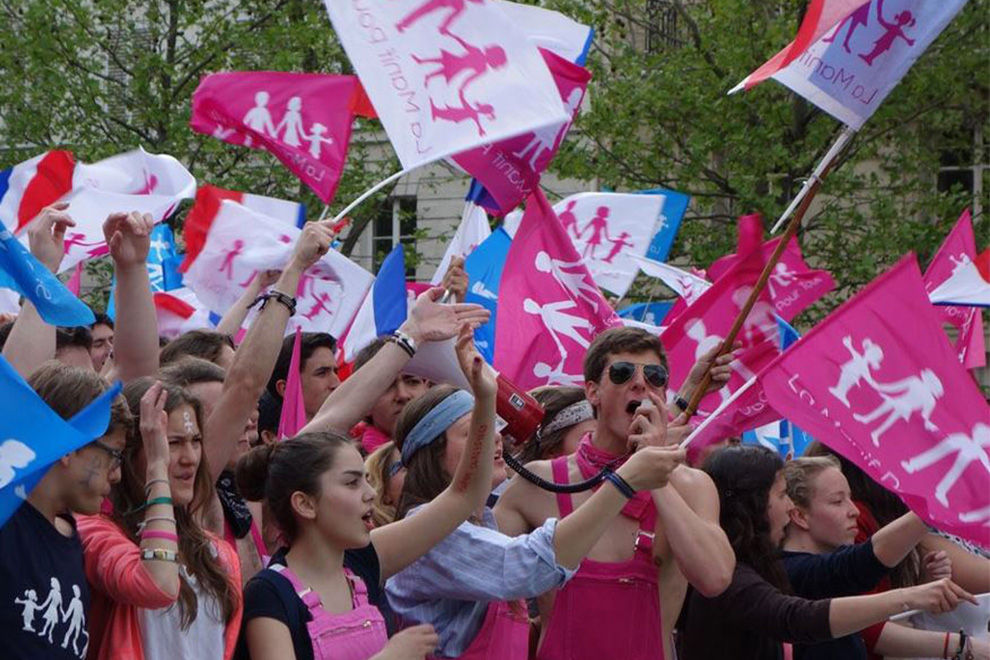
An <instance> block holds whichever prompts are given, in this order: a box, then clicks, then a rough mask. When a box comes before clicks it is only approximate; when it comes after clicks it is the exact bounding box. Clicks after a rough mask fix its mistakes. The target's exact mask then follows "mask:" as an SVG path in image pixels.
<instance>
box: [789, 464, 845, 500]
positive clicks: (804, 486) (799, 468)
mask: <svg viewBox="0 0 990 660" xmlns="http://www.w3.org/2000/svg"><path fill="white" fill-rule="evenodd" d="M829 468H835V469H836V470H841V466H840V465H839V461H838V459H836V458H835V457H834V456H805V457H802V458H795V459H794V460H791V461H788V462H787V463H786V464H785V465H784V478H785V479H786V480H787V496H788V497H790V498H791V502H794V504H795V505H797V506H799V507H802V508H805V509H807V508H808V507H809V506H811V500H812V499H813V498H814V496H815V488H814V481H815V477H817V476H818V475H819V474H821V473H822V472H824V471H825V470H827V469H829Z"/></svg>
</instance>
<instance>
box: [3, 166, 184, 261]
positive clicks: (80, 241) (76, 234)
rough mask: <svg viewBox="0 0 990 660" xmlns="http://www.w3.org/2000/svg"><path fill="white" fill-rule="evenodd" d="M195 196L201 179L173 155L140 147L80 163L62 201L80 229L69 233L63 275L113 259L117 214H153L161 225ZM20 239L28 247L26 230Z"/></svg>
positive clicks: (74, 229)
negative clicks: (107, 230)
mask: <svg viewBox="0 0 990 660" xmlns="http://www.w3.org/2000/svg"><path fill="white" fill-rule="evenodd" d="M195 193H196V179H194V178H193V176H192V174H190V173H189V171H188V170H186V168H185V167H183V166H182V163H180V162H179V161H177V160H176V159H175V158H173V157H172V156H169V155H168V154H149V153H147V152H146V151H145V150H144V149H141V148H138V149H135V150H133V151H128V152H125V153H122V154H117V155H116V156H111V157H110V158H105V159H104V160H101V161H97V162H95V163H91V164H86V163H76V167H75V169H74V170H73V173H72V190H70V191H69V192H68V193H66V194H65V195H64V196H62V198H61V201H65V202H68V203H69V208H68V209H67V213H68V214H69V215H70V216H72V219H73V220H75V222H76V226H75V227H70V228H69V229H68V230H67V231H66V233H65V256H64V257H63V258H62V264H61V266H60V267H59V272H65V271H67V270H70V269H71V268H73V267H74V266H75V265H76V264H78V263H80V262H82V261H86V260H88V259H94V258H96V257H101V256H103V255H106V254H109V249H108V248H107V243H106V241H105V240H104V238H103V221H104V220H106V219H107V216H108V215H110V214H111V213H114V212H117V211H123V212H130V211H138V212H140V213H149V214H151V216H152V217H153V218H154V220H155V222H161V221H162V220H164V219H165V218H167V217H168V216H169V215H171V214H172V212H173V211H174V210H175V208H176V207H177V206H178V204H179V202H181V201H182V200H183V199H188V198H190V197H192V196H193V195H194V194H195ZM28 227H30V223H28V224H27V225H25V226H24V227H22V228H21V229H20V230H19V231H18V238H19V239H20V240H21V242H22V243H24V244H25V245H27V229H28Z"/></svg>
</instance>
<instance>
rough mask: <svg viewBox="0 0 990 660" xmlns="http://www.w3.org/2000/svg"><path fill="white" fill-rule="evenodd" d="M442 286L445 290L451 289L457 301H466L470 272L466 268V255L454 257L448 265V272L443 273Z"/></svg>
mask: <svg viewBox="0 0 990 660" xmlns="http://www.w3.org/2000/svg"><path fill="white" fill-rule="evenodd" d="M440 286H442V287H443V288H444V290H445V291H449V292H450V294H451V296H453V299H454V301H455V302H459V303H462V302H464V297H465V296H466V295H467V288H468V274H467V271H465V270H464V257H453V258H451V260H450V264H449V265H448V266H447V272H446V273H444V274H443V282H441V284H440Z"/></svg>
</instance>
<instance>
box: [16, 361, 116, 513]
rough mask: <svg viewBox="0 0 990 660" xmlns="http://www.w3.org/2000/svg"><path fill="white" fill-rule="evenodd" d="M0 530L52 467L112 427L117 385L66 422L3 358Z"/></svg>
mask: <svg viewBox="0 0 990 660" xmlns="http://www.w3.org/2000/svg"><path fill="white" fill-rule="evenodd" d="M0 389H2V391H3V393H4V395H3V397H2V398H0V438H3V440H2V441H0V526H2V525H3V524H4V523H5V522H7V519H8V518H10V516H11V515H12V514H13V513H14V511H16V510H17V508H18V507H19V506H20V505H21V504H22V503H23V502H24V500H25V499H26V498H27V496H28V494H29V493H30V492H31V490H32V489H33V488H34V487H35V486H36V485H37V483H38V481H40V480H41V477H43V476H44V474H45V471H46V469H47V468H48V466H50V465H51V464H52V463H54V462H55V461H57V460H58V459H59V458H61V457H62V456H64V455H66V454H68V453H69V452H71V451H75V450H76V449H79V448H80V447H82V446H83V445H87V444H89V443H90V442H92V441H93V440H95V439H96V438H99V437H100V436H101V435H103V434H104V433H105V432H106V430H107V425H108V424H109V423H110V406H111V404H112V403H113V400H114V399H115V398H116V397H117V396H118V395H119V394H120V390H121V385H120V383H117V384H116V385H114V386H113V387H111V388H109V389H108V390H107V391H106V392H104V393H103V394H101V395H100V396H99V397H97V398H96V399H94V400H93V401H91V402H90V403H89V404H87V405H86V407H85V408H83V409H82V410H80V411H79V412H78V413H76V415H75V416H73V417H72V419H70V420H68V421H66V420H64V419H62V418H61V417H60V416H59V415H58V414H57V413H56V412H55V411H54V410H52V409H51V408H49V407H48V404H46V403H45V402H44V400H43V399H42V398H41V397H39V396H38V394H37V393H36V392H35V391H34V390H33V389H31V386H30V385H28V384H27V383H26V382H25V381H24V379H23V378H21V376H20V375H19V374H18V373H17V372H16V371H14V369H13V368H12V367H11V366H10V364H9V363H8V362H7V361H6V360H5V359H3V358H2V357H0Z"/></svg>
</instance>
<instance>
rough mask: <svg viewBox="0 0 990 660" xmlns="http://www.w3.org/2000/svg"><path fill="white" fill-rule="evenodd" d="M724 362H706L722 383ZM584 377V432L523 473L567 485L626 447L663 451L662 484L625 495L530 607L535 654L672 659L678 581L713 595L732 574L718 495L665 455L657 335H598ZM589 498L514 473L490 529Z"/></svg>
mask: <svg viewBox="0 0 990 660" xmlns="http://www.w3.org/2000/svg"><path fill="white" fill-rule="evenodd" d="M706 359H707V360H708V363H711V362H712V361H713V357H712V358H708V357H707V356H706ZM728 359H729V358H726V359H719V360H715V361H714V362H715V366H716V368H717V370H716V369H713V374H714V375H715V376H716V377H717V381H723V380H724V378H725V375H726V374H725V373H724V372H725V363H726V362H727V360H728ZM702 366H703V367H704V368H701V369H697V368H696V369H694V370H692V374H691V377H689V379H688V380H689V381H690V382H689V383H687V384H686V385H685V391H689V388H690V387H691V385H692V384H693V382H694V381H695V380H697V379H698V378H700V376H699V374H700V375H703V373H704V371H705V369H706V368H707V367H708V364H704V365H702ZM584 378H585V393H586V395H587V398H588V401H589V402H590V403H591V405H592V408H593V409H594V411H595V418H596V420H597V425H596V427H595V429H594V431H593V432H591V433H590V434H588V435H586V436H585V437H584V438H582V440H581V443H580V445H579V447H578V450H577V451H576V452H575V453H574V454H572V455H571V456H565V457H560V458H557V459H554V460H552V461H536V462H534V463H530V464H529V465H528V467H529V468H530V470H532V471H533V472H535V473H536V474H537V475H539V476H541V477H543V478H544V479H546V480H548V481H554V482H556V483H575V482H578V481H583V480H584V479H587V478H589V477H592V476H594V475H595V474H597V473H598V472H599V471H601V470H602V469H605V468H610V469H615V468H616V467H618V466H619V465H621V464H622V463H623V462H624V461H625V459H626V458H628V456H629V455H630V454H631V453H632V452H633V451H635V450H636V448H637V447H640V446H644V445H653V446H667V445H671V446H670V450H669V451H670V463H669V467H670V472H669V477H668V483H667V485H666V486H664V487H663V488H660V489H658V490H654V491H652V492H650V493H643V492H641V493H636V494H635V495H633V496H632V497H630V499H629V501H628V503H627V504H626V506H625V508H624V509H623V510H622V515H620V516H617V517H616V518H615V519H614V520H613V521H612V522H611V523H610V524H609V526H608V528H607V530H606V531H605V533H604V534H603V535H602V537H601V539H600V540H599V541H598V543H597V544H596V545H595V547H594V548H593V549H592V551H591V552H590V553H589V554H588V558H587V559H586V560H585V561H584V562H583V563H582V564H581V567H580V568H579V569H578V572H577V574H576V575H575V577H574V578H573V579H572V580H571V582H569V583H568V584H567V585H565V586H564V587H563V588H562V589H560V590H558V591H557V592H555V593H549V594H545V595H544V596H542V597H541V598H540V599H539V606H540V620H541V623H542V629H541V633H540V645H539V648H538V652H537V654H536V657H537V658H538V659H539V660H565V659H566V660H585V659H587V660H592V659H597V658H606V657H612V658H624V659H628V660H662V659H663V658H671V657H673V656H672V654H671V644H670V631H671V630H672V628H673V625H674V622H675V621H676V619H677V616H678V614H679V612H680V608H681V604H682V603H683V600H684V595H685V593H686V590H687V584H688V583H690V584H691V585H693V586H694V588H695V589H697V590H698V591H699V592H701V593H702V594H711V595H717V594H719V593H721V592H722V591H723V590H724V589H725V588H726V587H727V586H728V585H729V582H730V580H731V578H732V572H733V569H734V567H735V557H734V554H733V552H732V548H731V546H730V545H729V542H728V539H727V538H726V536H725V533H724V532H723V531H722V529H721V527H719V524H718V494H717V492H716V491H715V487H714V484H712V482H711V479H710V478H709V477H708V476H707V475H705V474H704V473H703V472H701V471H698V470H693V469H691V468H689V467H687V466H685V465H683V461H684V450H682V449H678V448H677V447H676V442H678V441H679V440H680V438H682V437H683V435H684V433H685V432H686V429H685V428H684V425H683V424H680V423H678V424H677V425H674V424H672V423H671V422H670V420H669V415H668V412H667V405H666V398H667V392H666V385H667V365H666V356H665V354H664V350H663V345H662V344H661V343H660V340H659V338H657V337H655V336H653V335H651V334H650V333H648V332H646V331H645V330H642V329H639V328H614V329H611V330H608V331H606V332H603V333H602V334H601V335H599V336H598V337H596V338H595V340H594V341H593V342H592V344H591V346H590V347H589V348H588V352H587V354H586V355H585V359H584ZM681 421H682V420H681V419H678V420H677V422H681ZM602 487H610V486H609V485H608V484H606V485H605V486H602ZM589 495H590V491H585V492H582V493H575V494H555V493H552V492H549V491H546V490H541V489H540V488H538V487H537V486H535V485H533V484H531V483H530V482H528V481H526V480H524V479H522V478H519V477H516V478H515V479H513V481H512V483H511V485H510V486H509V488H508V489H507V490H506V492H505V493H504V494H503V495H502V497H501V498H500V499H499V502H498V505H497V506H496V508H495V515H496V518H497V519H498V526H499V529H500V530H501V531H502V532H503V533H505V534H509V535H519V534H525V533H528V532H530V531H531V530H533V529H535V528H537V527H539V526H541V525H542V524H543V523H544V522H545V521H546V520H548V519H549V518H562V517H564V516H566V515H568V514H569V513H570V512H571V511H573V510H574V509H575V508H577V507H580V506H581V505H582V504H583V503H584V502H585V501H586V500H587V499H588V497H589ZM661 612H662V616H661Z"/></svg>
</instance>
